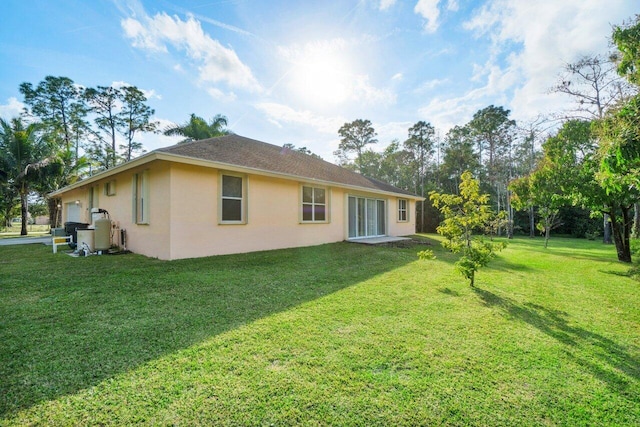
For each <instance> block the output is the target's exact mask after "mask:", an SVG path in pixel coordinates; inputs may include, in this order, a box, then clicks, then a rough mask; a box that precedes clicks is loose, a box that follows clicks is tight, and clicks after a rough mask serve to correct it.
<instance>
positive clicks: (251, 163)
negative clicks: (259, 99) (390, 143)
mask: <svg viewBox="0 0 640 427" xmlns="http://www.w3.org/2000/svg"><path fill="white" fill-rule="evenodd" d="M155 151H156V152H160V153H167V154H173V155H177V156H184V157H189V158H194V159H200V160H208V161H212V162H219V163H224V164H228V165H234V166H239V167H245V168H250V169H257V170H261V171H266V172H272V173H276V174H284V175H291V176H296V177H300V178H303V179H308V180H319V181H325V182H330V183H336V184H343V185H348V186H352V187H361V188H364V189H371V190H378V191H384V192H390V193H399V194H405V195H408V196H413V197H416V196H415V195H414V194H412V193H411V192H408V191H405V190H402V189H400V188H397V187H394V186H393V185H390V184H387V183H385V182H382V181H378V180H377V179H373V178H368V177H366V176H363V175H360V174H358V173H355V172H352V171H350V170H348V169H345V168H342V167H340V166H336V165H334V164H332V163H329V162H326V161H324V160H321V159H317V158H315V157H312V156H309V155H306V154H303V153H300V152H298V151H295V150H290V149H286V148H283V147H279V146H277V145H272V144H267V143H266V142H262V141H257V140H255V139H250V138H245V137H243V136H240V135H226V136H221V137H217V138H210V139H203V140H200V141H193V142H186V143H181V144H176V145H173V146H171V147H165V148H159V149H157V150H155Z"/></svg>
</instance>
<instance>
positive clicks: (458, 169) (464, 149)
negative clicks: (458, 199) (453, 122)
mask: <svg viewBox="0 0 640 427" xmlns="http://www.w3.org/2000/svg"><path fill="white" fill-rule="evenodd" d="M473 145H474V143H473V139H472V138H471V130H470V129H469V127H467V126H454V127H453V128H451V129H450V130H449V132H447V134H446V136H445V138H444V157H443V161H442V165H441V166H440V169H441V171H442V172H441V175H442V176H443V178H444V179H445V189H446V190H448V192H450V193H455V192H457V191H458V188H459V185H460V182H459V179H460V176H461V175H462V174H463V172H465V171H478V170H479V168H480V160H479V158H478V154H477V153H476V152H474V150H473Z"/></svg>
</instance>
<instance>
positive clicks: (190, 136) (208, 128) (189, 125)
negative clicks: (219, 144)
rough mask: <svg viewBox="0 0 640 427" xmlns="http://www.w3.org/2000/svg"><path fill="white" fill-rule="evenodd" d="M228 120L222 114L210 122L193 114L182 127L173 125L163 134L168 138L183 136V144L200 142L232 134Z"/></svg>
mask: <svg viewBox="0 0 640 427" xmlns="http://www.w3.org/2000/svg"><path fill="white" fill-rule="evenodd" d="M227 124H228V121H227V118H226V117H225V116H223V115H222V114H216V115H215V116H214V117H213V118H212V119H211V120H209V122H207V121H206V120H205V119H203V118H202V117H199V116H196V115H195V114H193V113H192V114H191V115H190V116H189V121H187V122H186V123H184V124H182V125H173V126H170V127H168V128H166V129H165V130H164V131H163V133H164V134H165V135H167V136H183V137H185V139H183V140H182V141H180V142H181V143H182V142H189V141H198V140H201V139H207V138H215V137H217V136H223V135H228V134H230V133H231V131H230V130H229V129H227Z"/></svg>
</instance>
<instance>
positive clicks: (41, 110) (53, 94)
mask: <svg viewBox="0 0 640 427" xmlns="http://www.w3.org/2000/svg"><path fill="white" fill-rule="evenodd" d="M20 93H22V95H23V96H24V102H25V104H27V106H28V107H29V111H28V114H30V115H33V116H35V117H37V118H39V119H40V121H41V122H42V123H43V124H44V125H45V126H47V128H48V133H49V134H50V137H51V136H53V137H54V138H55V141H56V142H57V143H58V144H59V145H60V146H61V147H62V148H64V149H65V150H66V151H70V150H72V149H73V151H74V153H75V156H74V161H77V159H78V157H79V156H80V154H79V151H80V148H81V147H80V143H81V141H82V139H83V136H84V134H85V133H86V131H87V129H88V128H89V126H88V124H87V122H86V120H85V117H86V115H87V108H86V105H85V103H84V100H83V98H82V90H81V88H79V87H78V86H77V85H75V84H74V82H73V80H71V79H70V78H68V77H54V76H47V77H45V79H44V80H43V81H41V82H40V83H38V85H37V86H36V87H35V88H34V87H33V85H32V84H31V83H26V82H25V83H22V84H20Z"/></svg>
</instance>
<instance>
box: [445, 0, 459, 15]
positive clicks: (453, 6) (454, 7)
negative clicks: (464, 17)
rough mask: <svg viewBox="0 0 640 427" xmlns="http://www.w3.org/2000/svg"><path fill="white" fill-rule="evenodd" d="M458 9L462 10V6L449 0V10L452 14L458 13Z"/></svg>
mask: <svg viewBox="0 0 640 427" xmlns="http://www.w3.org/2000/svg"><path fill="white" fill-rule="evenodd" d="M458 9H460V6H459V5H458V1H457V0H448V1H447V10H450V11H452V12H457V11H458Z"/></svg>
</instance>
